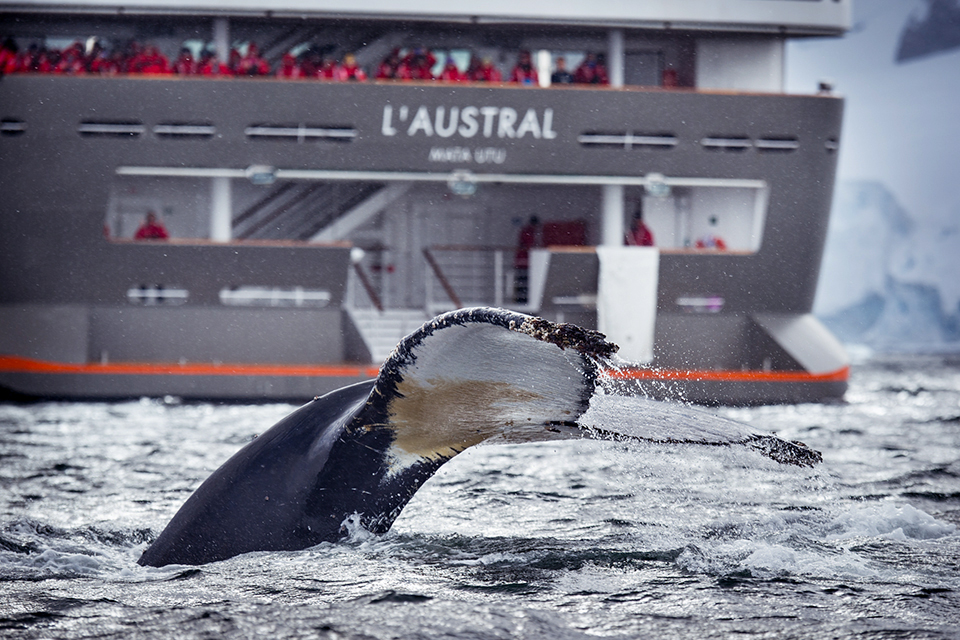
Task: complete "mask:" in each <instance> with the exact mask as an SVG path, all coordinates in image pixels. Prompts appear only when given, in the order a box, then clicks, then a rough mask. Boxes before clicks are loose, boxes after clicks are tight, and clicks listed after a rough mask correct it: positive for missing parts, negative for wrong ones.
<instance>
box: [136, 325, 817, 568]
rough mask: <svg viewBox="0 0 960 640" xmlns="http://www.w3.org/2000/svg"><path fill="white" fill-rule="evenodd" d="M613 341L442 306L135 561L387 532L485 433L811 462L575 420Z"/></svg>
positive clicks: (244, 458) (236, 462)
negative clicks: (353, 530)
mask: <svg viewBox="0 0 960 640" xmlns="http://www.w3.org/2000/svg"><path fill="white" fill-rule="evenodd" d="M616 349H617V347H616V345H613V344H611V343H609V342H607V341H606V340H605V339H604V337H603V335H602V334H599V333H597V332H595V331H589V330H585V329H581V328H580V327H576V326H574V325H567V324H554V323H550V322H547V321H545V320H543V319H540V318H534V317H531V316H526V315H523V314H518V313H513V312H509V311H504V310H502V309H489V308H477V309H461V310H459V311H454V312H451V313H447V314H444V315H442V316H439V317H437V318H435V319H433V320H431V321H430V322H428V323H426V324H425V325H423V326H422V327H421V328H420V329H419V330H417V331H416V332H414V333H413V334H411V335H409V336H407V337H406V338H404V339H403V340H402V341H401V342H400V344H399V345H397V348H396V349H395V350H394V351H393V353H392V354H391V355H390V357H389V358H388V359H387V361H386V362H385V363H384V364H383V366H382V367H381V368H380V373H379V375H378V377H377V379H376V380H373V381H367V382H362V383H359V384H355V385H352V386H349V387H345V388H343V389H340V390H337V391H334V392H332V393H329V394H327V395H325V396H322V397H319V398H316V399H314V400H313V401H312V402H310V403H308V404H306V405H305V406H303V407H301V408H300V409H299V410H297V411H295V412H294V413H292V414H291V415H289V416H287V417H286V418H284V419H283V420H281V421H280V422H279V423H277V424H276V425H275V426H274V427H272V428H271V429H270V430H268V431H267V432H265V433H264V434H263V435H261V436H260V437H259V438H257V439H256V440H254V441H253V442H251V443H250V444H248V445H247V446H245V447H244V448H243V449H241V450H240V451H239V452H237V454H235V455H234V456H233V457H232V458H230V460H228V461H227V462H226V463H225V464H224V465H223V466H222V467H220V468H219V469H218V470H217V471H215V472H214V473H213V474H212V475H211V476H210V477H209V478H208V479H207V480H206V481H205V482H204V483H203V484H202V485H201V486H200V487H199V488H198V489H197V491H196V492H195V493H194V494H193V495H192V496H191V497H190V498H189V499H188V500H187V502H186V503H185V504H184V505H183V507H182V508H181V509H180V511H178V512H177V514H176V515H175V516H174V517H173V519H172V520H171V521H170V523H169V524H168V525H167V527H166V528H165V529H164V530H163V531H162V532H161V533H160V535H159V536H158V537H157V539H156V541H155V542H154V543H153V544H152V545H151V546H150V547H149V548H148V549H147V550H146V551H145V552H144V553H143V555H142V556H141V558H140V560H139V563H140V564H142V565H150V566H162V565H166V564H203V563H206V562H212V561H216V560H223V559H226V558H230V557H232V556H235V555H238V554H240V553H245V552H248V551H269V550H294V549H303V548H306V547H310V546H313V545H315V544H318V543H320V542H334V541H337V540H340V539H341V538H343V537H345V536H346V535H347V533H348V531H347V523H348V522H349V523H355V522H357V521H359V523H360V524H361V525H362V526H363V527H364V528H366V529H367V530H369V531H372V532H374V533H383V532H386V531H387V530H388V529H389V528H390V526H391V525H392V524H393V521H394V520H395V519H396V518H397V516H398V515H399V514H400V511H401V510H402V509H403V507H404V506H405V505H406V504H407V502H408V501H409V500H410V498H411V497H413V495H414V493H416V491H417V490H418V489H419V488H420V486H422V484H423V483H424V482H425V481H426V480H427V479H428V478H429V477H430V476H431V475H433V473H434V472H436V470H437V469H438V468H439V467H440V466H441V465H443V464H444V463H445V462H446V461H448V460H450V459H451V458H453V457H454V456H456V455H457V454H458V453H460V452H461V451H463V450H465V449H466V448H468V447H470V446H473V445H475V444H478V443H480V442H484V441H495V442H516V443H519V442H532V441H540V440H551V439H556V438H568V437H600V438H608V437H616V438H623V439H628V440H631V439H632V440H641V441H653V442H671V443H677V442H679V443H692V444H723V445H735V444H736V445H745V446H750V447H752V448H754V449H756V450H758V451H760V452H761V453H763V454H765V455H768V456H769V457H772V458H774V459H777V460H780V461H781V462H788V463H791V464H801V465H808V464H812V463H813V462H814V461H812V458H811V457H810V455H809V454H808V452H810V450H809V449H806V447H804V446H803V445H799V444H795V443H786V442H784V441H782V440H778V439H776V438H774V437H773V436H762V435H760V434H757V433H755V432H747V431H744V430H742V429H741V430H737V429H732V428H730V427H729V426H727V427H724V428H721V427H716V428H714V429H713V430H712V431H711V430H708V431H707V432H704V431H702V430H701V431H699V432H697V430H696V429H695V428H691V427H690V426H689V425H685V428H686V431H684V430H683V429H680V430H679V431H678V427H677V425H673V428H672V430H671V429H670V419H673V420H674V421H675V422H676V421H677V420H678V419H677V417H676V416H673V417H672V418H670V419H667V418H663V417H662V416H661V417H660V418H656V419H655V423H656V424H660V425H661V426H664V429H660V430H657V429H654V430H653V431H648V432H635V433H629V432H619V433H612V432H609V431H605V430H604V428H603V427H602V426H601V425H589V424H585V425H584V426H582V425H581V417H582V416H583V415H584V413H585V412H587V410H588V409H589V407H590V400H591V398H592V397H593V394H594V392H595V391H596V388H597V385H598V381H599V380H600V379H601V375H602V371H601V363H603V362H604V361H605V360H606V359H607V358H609V357H610V356H612V354H613V353H614V352H615V351H616ZM661 404H662V403H661ZM654 413H656V411H654ZM658 420H659V422H657V421H658ZM664 420H666V422H664ZM691 431H692V432H694V433H692V435H691ZM812 453H813V454H815V453H816V452H812ZM818 455H819V454H817V456H818Z"/></svg>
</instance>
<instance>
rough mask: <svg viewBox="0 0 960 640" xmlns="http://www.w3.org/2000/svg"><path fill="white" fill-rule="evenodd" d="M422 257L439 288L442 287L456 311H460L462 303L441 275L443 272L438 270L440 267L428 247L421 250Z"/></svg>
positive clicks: (445, 278)
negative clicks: (438, 282) (431, 270)
mask: <svg viewBox="0 0 960 640" xmlns="http://www.w3.org/2000/svg"><path fill="white" fill-rule="evenodd" d="M423 257H424V259H425V260H426V261H427V264H428V265H430V268H431V269H433V273H434V275H436V276H437V280H439V281H440V286H442V287H443V290H444V291H445V292H446V293H447V297H449V298H450V302H452V303H453V304H454V306H455V307H456V308H457V309H462V308H463V303H462V302H461V301H460V297H459V296H458V295H457V292H456V291H454V290H453V287H452V286H451V285H450V281H449V280H447V277H446V276H445V275H444V274H443V270H442V269H440V265H439V264H438V263H437V260H436V258H434V257H433V254H432V253H430V249H429V248H428V247H424V248H423Z"/></svg>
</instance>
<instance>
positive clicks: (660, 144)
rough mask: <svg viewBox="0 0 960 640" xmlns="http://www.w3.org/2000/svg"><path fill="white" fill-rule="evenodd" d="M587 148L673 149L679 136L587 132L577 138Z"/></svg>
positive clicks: (668, 134) (669, 134)
mask: <svg viewBox="0 0 960 640" xmlns="http://www.w3.org/2000/svg"><path fill="white" fill-rule="evenodd" d="M577 142H579V143H580V144H581V145H583V146H585V147H623V148H624V149H644V148H646V149H672V148H674V147H675V146H677V136H675V135H673V134H672V133H629V132H628V133H622V132H618V133H601V132H593V131H590V132H586V133H582V134H580V135H579V136H577Z"/></svg>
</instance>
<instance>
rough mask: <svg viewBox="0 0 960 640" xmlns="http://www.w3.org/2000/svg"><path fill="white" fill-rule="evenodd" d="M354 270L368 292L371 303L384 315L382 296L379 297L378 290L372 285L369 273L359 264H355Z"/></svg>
mask: <svg viewBox="0 0 960 640" xmlns="http://www.w3.org/2000/svg"><path fill="white" fill-rule="evenodd" d="M353 270H354V271H355V272H356V274H357V279H359V280H360V284H361V285H363V290H364V291H366V292H367V296H369V297H370V302H372V303H373V306H374V307H376V308H377V311H379V312H380V313H383V302H381V301H380V296H378V295H377V292H376V290H374V288H373V285H372V284H371V283H370V278H368V277H367V272H366V271H364V270H363V267H361V266H360V263H359V262H354V263H353Z"/></svg>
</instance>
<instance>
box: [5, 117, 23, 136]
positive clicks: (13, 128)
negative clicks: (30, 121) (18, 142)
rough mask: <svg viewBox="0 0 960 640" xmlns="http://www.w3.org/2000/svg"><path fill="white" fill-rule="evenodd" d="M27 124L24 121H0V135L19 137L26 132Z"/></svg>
mask: <svg viewBox="0 0 960 640" xmlns="http://www.w3.org/2000/svg"><path fill="white" fill-rule="evenodd" d="M26 130H27V123H26V122H24V121H23V120H12V119H7V118H4V119H3V120H0V134H2V135H5V136H19V135H21V134H22V133H24V132H26Z"/></svg>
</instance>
